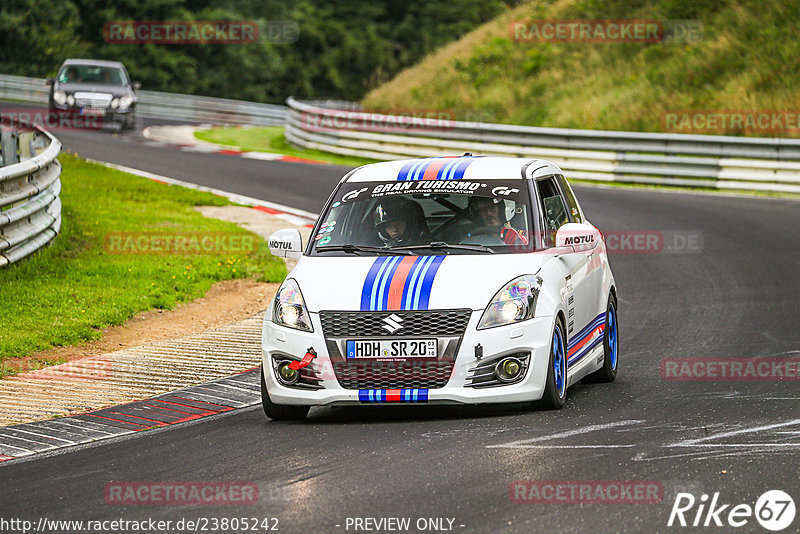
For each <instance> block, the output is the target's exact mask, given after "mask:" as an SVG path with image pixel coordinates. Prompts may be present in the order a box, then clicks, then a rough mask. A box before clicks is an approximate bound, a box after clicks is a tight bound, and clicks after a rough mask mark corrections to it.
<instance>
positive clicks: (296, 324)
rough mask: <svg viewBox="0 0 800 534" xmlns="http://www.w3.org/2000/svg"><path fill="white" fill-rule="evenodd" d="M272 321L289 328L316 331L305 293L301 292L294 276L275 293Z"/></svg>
mask: <svg viewBox="0 0 800 534" xmlns="http://www.w3.org/2000/svg"><path fill="white" fill-rule="evenodd" d="M272 322H274V323H275V324H279V325H281V326H285V327H287V328H295V329H297V330H305V331H306V332H313V331H314V330H313V328H312V327H311V319H310V318H309V315H308V309H307V308H306V303H305V301H304V300H303V294H302V293H300V287H299V286H298V285H297V282H296V281H295V280H294V279H293V278H287V279H286V280H285V281H284V282H283V284H282V285H281V288H280V289H279V290H278V293H277V294H276V295H275V303H274V305H273V306H272Z"/></svg>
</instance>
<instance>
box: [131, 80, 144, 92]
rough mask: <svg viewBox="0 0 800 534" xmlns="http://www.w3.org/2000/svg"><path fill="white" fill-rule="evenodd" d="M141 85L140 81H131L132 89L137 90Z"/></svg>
mask: <svg viewBox="0 0 800 534" xmlns="http://www.w3.org/2000/svg"><path fill="white" fill-rule="evenodd" d="M141 87H142V84H141V82H133V90H134V91H138V90H139V89H141Z"/></svg>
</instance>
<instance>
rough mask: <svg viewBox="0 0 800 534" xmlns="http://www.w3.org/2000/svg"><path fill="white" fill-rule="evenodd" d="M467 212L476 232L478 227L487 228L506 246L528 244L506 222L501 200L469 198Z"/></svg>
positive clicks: (522, 236) (520, 234)
mask: <svg viewBox="0 0 800 534" xmlns="http://www.w3.org/2000/svg"><path fill="white" fill-rule="evenodd" d="M467 210H468V212H469V216H470V218H471V219H472V220H473V222H474V223H475V225H476V227H477V228H476V230H477V229H479V228H480V227H484V228H488V229H489V230H491V231H492V232H493V234H494V235H496V236H497V237H499V238H500V239H502V240H503V242H505V243H506V244H507V245H527V244H528V239H527V238H526V237H525V236H524V235H523V234H522V233H521V232H519V231H518V230H516V229H515V228H514V227H512V226H511V224H510V223H509V222H508V221H507V220H506V214H505V204H504V202H503V201H502V200H501V199H499V198H496V197H495V198H489V197H470V198H469V203H468V204H467Z"/></svg>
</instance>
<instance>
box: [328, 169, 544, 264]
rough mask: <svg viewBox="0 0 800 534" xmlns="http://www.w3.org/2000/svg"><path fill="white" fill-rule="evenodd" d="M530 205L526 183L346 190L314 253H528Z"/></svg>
mask: <svg viewBox="0 0 800 534" xmlns="http://www.w3.org/2000/svg"><path fill="white" fill-rule="evenodd" d="M529 198H530V195H529V192H528V185H527V182H526V181H525V180H522V179H519V180H485V181H477V180H472V181H466V180H449V181H445V180H419V181H401V182H399V181H386V182H353V183H344V184H341V185H340V186H339V188H338V189H337V191H336V193H335V194H334V196H333V197H332V200H331V203H330V205H329V206H328V209H327V210H326V212H325V213H324V214H323V216H322V218H321V219H320V221H321V222H320V223H319V224H318V226H317V228H316V234H315V235H314V237H313V240H312V254H315V255H316V254H326V255H347V254H358V255H380V254H409V253H414V254H432V253H433V254H442V253H444V254H475V253H494V254H508V253H518V252H530V251H531V250H532V247H533V245H532V244H530V243H529V239H530V235H531V232H530V228H531V222H530V221H531V215H530V202H529Z"/></svg>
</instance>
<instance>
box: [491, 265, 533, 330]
mask: <svg viewBox="0 0 800 534" xmlns="http://www.w3.org/2000/svg"><path fill="white" fill-rule="evenodd" d="M541 288H542V279H541V278H539V277H538V276H536V275H530V274H526V275H523V276H520V277H519V278H515V279H513V280H512V281H510V282H509V283H507V284H506V285H505V287H503V288H502V289H501V290H500V291H498V292H497V294H495V296H494V298H493V299H492V301H491V302H490V303H489V305H488V306H487V307H486V309H485V310H484V312H483V315H482V316H481V320H480V321H479V322H478V330H482V329H484V328H494V327H495V326H503V325H507V324H511V323H516V322H519V321H525V320H527V319H532V318H533V314H534V313H535V312H536V300H537V299H538V297H539V290H540V289H541Z"/></svg>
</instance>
